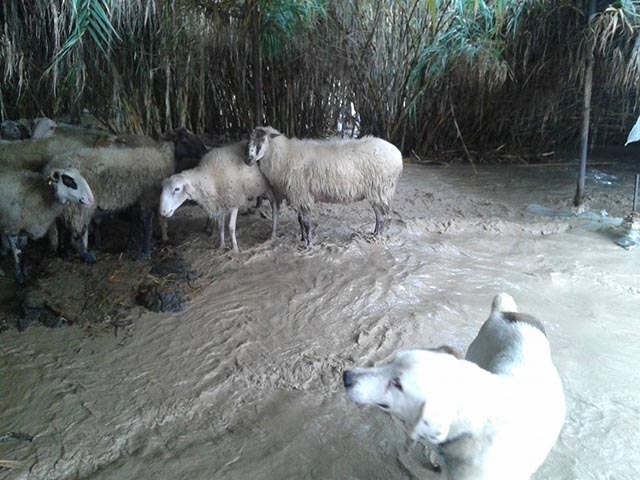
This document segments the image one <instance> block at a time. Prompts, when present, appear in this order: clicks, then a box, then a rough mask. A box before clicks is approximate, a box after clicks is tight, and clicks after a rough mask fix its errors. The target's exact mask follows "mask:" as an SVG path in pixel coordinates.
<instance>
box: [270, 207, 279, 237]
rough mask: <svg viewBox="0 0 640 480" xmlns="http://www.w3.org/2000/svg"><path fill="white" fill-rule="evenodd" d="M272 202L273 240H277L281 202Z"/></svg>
mask: <svg viewBox="0 0 640 480" xmlns="http://www.w3.org/2000/svg"><path fill="white" fill-rule="evenodd" d="M270 203H271V240H275V239H276V236H277V231H278V214H279V211H280V202H278V201H277V200H270Z"/></svg>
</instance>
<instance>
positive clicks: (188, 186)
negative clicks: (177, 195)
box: [183, 180, 193, 199]
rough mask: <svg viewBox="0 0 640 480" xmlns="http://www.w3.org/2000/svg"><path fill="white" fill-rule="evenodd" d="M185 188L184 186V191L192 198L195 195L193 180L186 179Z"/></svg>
mask: <svg viewBox="0 0 640 480" xmlns="http://www.w3.org/2000/svg"><path fill="white" fill-rule="evenodd" d="M183 188H184V193H186V194H187V197H188V198H189V199H192V197H193V185H192V184H191V182H190V181H189V180H185V182H184V187H183Z"/></svg>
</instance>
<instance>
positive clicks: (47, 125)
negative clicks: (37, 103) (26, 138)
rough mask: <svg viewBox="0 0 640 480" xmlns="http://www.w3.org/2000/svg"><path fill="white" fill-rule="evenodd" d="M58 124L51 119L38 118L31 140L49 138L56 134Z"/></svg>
mask: <svg viewBox="0 0 640 480" xmlns="http://www.w3.org/2000/svg"><path fill="white" fill-rule="evenodd" d="M57 126H58V124H57V123H56V122H55V121H53V120H51V119H50V118H44V117H43V118H37V119H36V120H35V122H34V127H33V135H32V136H31V138H34V139H36V138H49V137H51V136H52V135H53V132H55V130H56V127H57Z"/></svg>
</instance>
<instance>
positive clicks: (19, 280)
mask: <svg viewBox="0 0 640 480" xmlns="http://www.w3.org/2000/svg"><path fill="white" fill-rule="evenodd" d="M25 283H26V278H24V276H22V275H20V276H18V275H16V286H17V287H18V288H24V284H25Z"/></svg>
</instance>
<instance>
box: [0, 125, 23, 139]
mask: <svg viewBox="0 0 640 480" xmlns="http://www.w3.org/2000/svg"><path fill="white" fill-rule="evenodd" d="M0 138H4V139H5V140H20V139H21V138H22V132H20V127H19V126H18V123H17V122H14V121H12V120H5V121H4V122H2V123H1V124H0Z"/></svg>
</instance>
